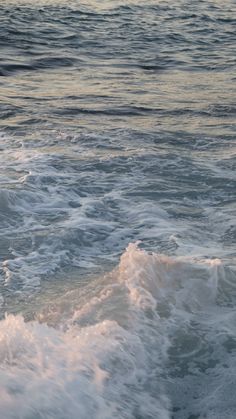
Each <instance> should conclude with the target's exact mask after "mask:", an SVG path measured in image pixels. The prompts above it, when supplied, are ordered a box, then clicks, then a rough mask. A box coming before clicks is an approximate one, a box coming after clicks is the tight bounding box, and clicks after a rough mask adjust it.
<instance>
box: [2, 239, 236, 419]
mask: <svg viewBox="0 0 236 419" xmlns="http://www.w3.org/2000/svg"><path fill="white" fill-rule="evenodd" d="M222 269H223V267H222V265H221V263H220V261H219V260H215V261H214V260H210V261H207V260H203V261H200V262H194V261H193V260H192V259H190V258H187V259H186V258H180V257H179V258H177V259H176V258H175V259H174V258H170V257H166V256H164V255H158V254H153V253H152V254H150V253H147V252H146V251H144V250H141V249H139V248H138V246H137V244H136V245H135V244H130V245H129V247H128V248H127V250H126V252H125V253H124V254H123V255H122V257H121V261H120V265H119V267H118V268H117V269H115V270H114V271H113V272H112V273H111V274H110V275H106V276H105V277H104V278H101V279H100V280H99V279H98V280H96V283H93V284H88V286H87V291H86V288H85V289H84V290H83V293H82V291H81V292H79V291H78V294H77V295H78V300H77V303H76V301H73V296H72V294H70V295H69V294H66V295H64V296H62V297H61V298H59V300H58V304H55V306H54V310H57V311H58V313H56V314H55V316H54V317H55V318H54V320H55V319H56V318H57V320H56V321H54V325H55V327H51V326H49V325H47V323H50V316H51V314H52V313H51V308H49V311H48V313H47V310H45V311H44V313H41V314H40V312H39V313H38V315H37V317H38V321H37V320H35V321H30V322H26V321H25V320H24V319H23V317H22V316H13V315H8V316H6V318H5V319H3V320H2V321H1V322H0V369H1V384H0V393H1V398H0V417H4V419H13V418H14V419H15V418H21V419H29V418H30V419H33V418H43V419H45V418H48V419H49V418H50V419H54V418H55V419H56V418H59V419H67V418H68V419H69V418H70V419H74V418H76V419H77V418H78V417H79V418H82V419H83V418H88V417H89V418H94V419H99V418H100V419H105V418H107V419H108V418H109V419H110V418H119V419H135V418H142V419H146V418H153V419H154V418H155V419H156V418H158V419H168V418H170V417H171V410H172V407H176V406H177V405H178V404H179V405H178V409H179V411H180V412H182V416H181V414H180V416H179V415H177V413H176V415H177V416H176V417H178V418H179V417H182V418H187V417H188V416H187V415H189V414H190V413H189V412H191V409H190V408H189V407H188V405H189V403H187V402H186V399H185V395H184V394H183V395H182V397H181V396H180V394H179V389H181V388H182V390H183V391H188V392H189V397H190V398H191V400H192V403H195V402H194V391H196V392H197V393H196V394H197V397H198V396H199V394H200V395H201V397H202V401H201V402H200V400H198V406H199V409H202V412H205V411H206V407H205V406H206V403H207V400H208V402H209V403H210V404H211V405H212V403H213V401H209V400H210V399H209V397H210V396H209V394H208V395H207V396H206V397H203V395H202V392H200V393H199V382H198V377H200V379H201V380H204V374H201V372H200V371H199V374H200V375H198V374H197V375H196V376H195V375H194V374H195V373H194V371H195V367H194V365H195V362H197V359H198V358H199V362H202V360H201V351H202V352H203V354H205V355H204V356H205V362H206V363H209V368H212V367H210V365H211V364H210V363H211V359H210V348H209V354H208V349H207V346H206V342H207V341H206V336H205V338H204V339H202V340H201V339H197V335H198V333H199V334H200V336H201V334H204V333H205V332H204V328H205V329H207V328H208V325H211V334H210V336H209V347H210V346H211V345H212V344H213V342H214V339H215V338H216V336H215V335H214V333H215V334H216V335H217V334H218V335H219V333H221V334H222V333H223V334H224V335H225V336H226V335H227V333H228V335H232V333H233V331H232V330H231V326H230V325H232V324H233V322H234V318H233V317H232V315H231V316H229V313H228V311H227V310H225V309H223V308H222V310H221V312H219V307H217V298H218V294H219V287H220V285H219V282H221V281H222V278H223V275H221V273H220V271H219V270H222ZM223 281H224V279H223ZM80 294H81V296H80ZM72 301H73V305H74V306H73V310H72V311H70V310H68V312H67V314H66V311H64V310H65V303H66V304H67V305H71V307H72ZM217 310H218V311H217ZM216 313H218V314H217V315H216ZM203 314H204V317H203ZM206 314H207V315H206ZM194 323H195V329H194V328H193V326H192V325H193V324H194ZM226 325H227V327H228V332H226V329H225V328H226ZM201 327H202V329H201ZM187 334H188V338H187ZM186 339H188V340H187V341H186ZM221 340H222V339H221ZM186 342H187V343H186ZM217 345H218V346H217V348H216V349H215V353H214V357H215V358H217V359H218V358H219V354H220V356H221V357H222V355H223V353H222V351H223V350H224V339H223V340H222V345H219V342H218V343H217ZM180 348H182V349H180ZM182 359H184V361H185V363H186V362H187V364H188V362H189V368H190V370H192V372H191V374H193V378H192V383H193V386H192V387H191V381H190V382H189V375H188V374H187V372H185V374H184V375H183V372H181V368H183V367H182V366H181V363H182V361H181V360H182ZM222 359H223V358H222ZM188 360H189V361H188ZM222 362H223V361H222ZM225 362H226V363H227V362H228V360H227V352H226V353H225ZM172 363H173V364H172ZM214 365H215V364H214ZM221 370H222V371H223V373H222V374H223V376H222V380H223V382H225V380H227V377H228V375H227V374H228V373H227V370H224V367H223V364H221V366H220V370H219V371H221ZM212 371H213V374H217V373H218V372H217V371H218V370H217V368H215V367H214V368H213V369H212ZM174 374H175V375H176V377H175V381H174V382H173V381H172V379H171V375H174ZM185 375H186V377H185ZM174 383H178V386H179V389H178V388H176V385H175V384H174ZM204 385H205V384H203V386H204ZM188 386H190V389H189V390H187V388H188ZM208 386H209V391H210V392H211V398H212V400H213V399H214V397H215V396H214V394H213V393H214V389H215V384H214V385H211V384H209V383H208ZM194 389H195V390H194ZM217 394H218V397H222V396H223V393H222V392H221V390H220V389H218V390H217ZM199 397H200V396H199ZM172 403H173V404H174V406H172ZM195 404H196V403H195ZM212 406H213V405H212ZM212 411H213V410H212ZM207 417H209V418H211V417H213V416H207Z"/></svg>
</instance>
